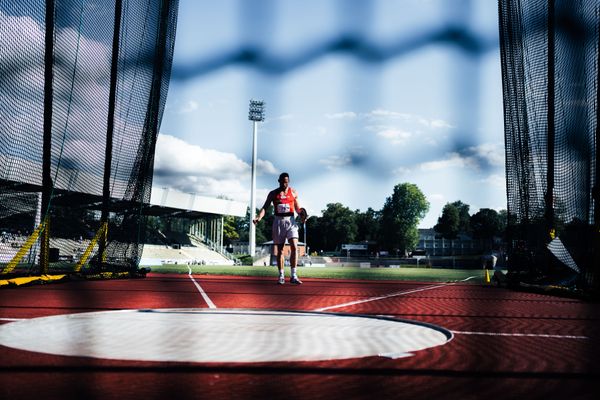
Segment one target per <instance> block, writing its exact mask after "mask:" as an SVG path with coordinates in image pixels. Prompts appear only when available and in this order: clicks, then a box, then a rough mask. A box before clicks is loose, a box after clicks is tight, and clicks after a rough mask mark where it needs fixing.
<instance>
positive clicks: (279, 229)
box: [273, 215, 298, 244]
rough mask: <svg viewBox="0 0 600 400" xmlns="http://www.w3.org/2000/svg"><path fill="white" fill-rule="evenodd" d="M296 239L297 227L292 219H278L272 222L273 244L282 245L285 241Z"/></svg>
mask: <svg viewBox="0 0 600 400" xmlns="http://www.w3.org/2000/svg"><path fill="white" fill-rule="evenodd" d="M286 239H288V240H290V239H298V225H297V224H296V219H295V218H294V217H278V216H277V215H276V216H275V219H274V220H273V243H274V244H284V243H285V240H286Z"/></svg>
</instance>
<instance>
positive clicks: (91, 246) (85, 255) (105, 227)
mask: <svg viewBox="0 0 600 400" xmlns="http://www.w3.org/2000/svg"><path fill="white" fill-rule="evenodd" d="M107 232H108V223H107V222H104V223H103V224H102V225H100V229H98V232H96V236H94V238H93V239H92V240H91V241H90V244H89V245H88V247H87V248H86V249H85V251H84V252H83V255H82V256H81V259H80V260H79V262H78V263H77V265H76V266H75V269H74V271H75V272H80V271H81V268H82V267H83V266H84V265H85V264H86V263H87V261H88V259H89V258H90V255H91V254H92V250H94V246H96V243H97V242H98V239H100V237H101V236H102V235H104V237H103V239H104V243H106V234H107ZM102 261H105V255H104V254H103V255H102Z"/></svg>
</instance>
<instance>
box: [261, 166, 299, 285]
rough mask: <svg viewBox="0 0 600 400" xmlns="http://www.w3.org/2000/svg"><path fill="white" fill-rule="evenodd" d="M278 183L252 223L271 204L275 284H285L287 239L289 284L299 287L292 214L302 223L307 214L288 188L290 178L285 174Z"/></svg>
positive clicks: (296, 232) (295, 227)
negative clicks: (298, 217) (273, 215)
mask: <svg viewBox="0 0 600 400" xmlns="http://www.w3.org/2000/svg"><path fill="white" fill-rule="evenodd" d="M278 182H279V187H278V188H277V189H274V190H271V191H270V192H269V194H268V195H267V200H266V201H265V204H264V205H263V206H262V208H261V209H260V211H259V212H258V215H257V216H256V218H254V219H253V220H252V222H254V224H255V225H256V224H258V222H259V221H260V220H261V219H262V218H263V217H264V216H265V212H266V210H267V209H268V208H269V207H270V206H271V203H273V207H275V219H274V220H273V244H274V245H276V246H277V268H279V280H278V281H277V283H279V284H280V285H283V284H284V283H285V273H284V268H283V267H284V258H283V249H284V247H285V241H286V239H287V241H288V242H289V244H290V250H291V255H290V266H291V270H292V276H291V278H290V283H294V284H296V285H301V284H302V281H301V280H300V279H298V274H297V272H296V265H297V262H298V225H297V224H296V219H295V214H294V213H298V214H299V215H300V218H301V219H302V223H304V222H305V221H306V217H307V214H306V210H305V209H304V208H301V207H300V204H299V203H298V194H297V193H296V191H295V190H294V189H292V188H291V187H290V186H289V184H290V176H289V175H288V173H287V172H284V173H282V174H281V175H279V179H278Z"/></svg>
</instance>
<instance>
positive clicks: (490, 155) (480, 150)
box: [467, 143, 505, 167]
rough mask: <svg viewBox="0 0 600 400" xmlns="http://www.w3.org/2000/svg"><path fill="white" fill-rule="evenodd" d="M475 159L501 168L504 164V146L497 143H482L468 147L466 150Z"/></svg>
mask: <svg viewBox="0 0 600 400" xmlns="http://www.w3.org/2000/svg"><path fill="white" fill-rule="evenodd" d="M467 150H468V151H469V152H471V153H472V154H473V155H475V156H476V157H479V158H480V159H482V160H485V162H487V163H488V164H490V165H491V166H494V167H502V166H504V163H505V157H504V145H503V144H497V143H483V144H481V145H479V146H473V147H469V148H468V149H467Z"/></svg>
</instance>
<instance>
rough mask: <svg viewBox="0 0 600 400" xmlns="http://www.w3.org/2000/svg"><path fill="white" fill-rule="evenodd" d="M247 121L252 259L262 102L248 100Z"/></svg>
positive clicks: (263, 114) (263, 110)
mask: <svg viewBox="0 0 600 400" xmlns="http://www.w3.org/2000/svg"><path fill="white" fill-rule="evenodd" d="M248 119H249V120H250V121H252V125H253V130H252V185H251V189H250V232H249V235H248V238H249V242H250V243H249V249H248V250H249V253H250V255H251V256H252V257H254V255H255V254H256V227H255V226H254V223H253V222H252V220H253V219H254V213H255V212H256V151H257V134H258V123H259V122H261V121H264V120H265V102H264V101H262V100H250V110H249V111H248Z"/></svg>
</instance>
